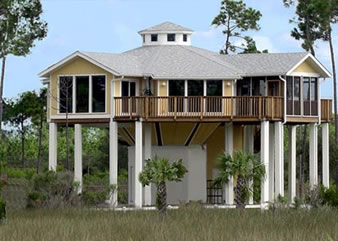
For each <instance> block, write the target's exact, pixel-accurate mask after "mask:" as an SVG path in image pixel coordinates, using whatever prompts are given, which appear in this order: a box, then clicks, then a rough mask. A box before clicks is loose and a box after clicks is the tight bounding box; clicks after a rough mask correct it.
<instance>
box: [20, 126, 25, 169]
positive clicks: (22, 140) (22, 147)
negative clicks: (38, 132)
mask: <svg viewBox="0 0 338 241" xmlns="http://www.w3.org/2000/svg"><path fill="white" fill-rule="evenodd" d="M24 128H25V127H24V125H23V122H21V163H22V168H25V130H24Z"/></svg>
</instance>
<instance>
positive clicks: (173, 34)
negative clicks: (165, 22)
mask: <svg viewBox="0 0 338 241" xmlns="http://www.w3.org/2000/svg"><path fill="white" fill-rule="evenodd" d="M169 36H174V40H169ZM167 42H176V34H175V33H168V34H167Z"/></svg>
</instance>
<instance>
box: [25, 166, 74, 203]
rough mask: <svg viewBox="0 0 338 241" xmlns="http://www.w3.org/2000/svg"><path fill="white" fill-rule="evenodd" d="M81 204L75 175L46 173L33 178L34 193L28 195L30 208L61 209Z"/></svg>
mask: <svg viewBox="0 0 338 241" xmlns="http://www.w3.org/2000/svg"><path fill="white" fill-rule="evenodd" d="M78 203H79V198H78V195H77V192H76V185H74V182H73V174H72V173H70V172H57V173H56V172H51V171H50V172H46V173H43V174H39V175H35V176H34V177H33V191H32V192H30V193H29V194H28V206H27V207H30V208H40V207H48V208H59V207H67V206H74V205H77V204H78Z"/></svg>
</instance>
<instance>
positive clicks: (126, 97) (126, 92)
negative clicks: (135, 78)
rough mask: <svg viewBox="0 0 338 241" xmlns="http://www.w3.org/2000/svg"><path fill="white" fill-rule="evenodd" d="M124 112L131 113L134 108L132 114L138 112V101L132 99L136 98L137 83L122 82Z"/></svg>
mask: <svg viewBox="0 0 338 241" xmlns="http://www.w3.org/2000/svg"><path fill="white" fill-rule="evenodd" d="M121 94H122V111H123V112H125V113H129V112H130V109H129V108H132V112H136V99H135V98H130V97H135V96H136V83H135V82H131V81H122V89H121Z"/></svg>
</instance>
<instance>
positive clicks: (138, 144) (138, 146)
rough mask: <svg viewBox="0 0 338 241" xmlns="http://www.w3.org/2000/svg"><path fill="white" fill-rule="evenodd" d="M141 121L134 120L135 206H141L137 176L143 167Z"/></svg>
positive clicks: (140, 187) (139, 183)
mask: <svg viewBox="0 0 338 241" xmlns="http://www.w3.org/2000/svg"><path fill="white" fill-rule="evenodd" d="M142 134H143V133H142V121H136V122H135V173H134V175H135V176H134V182H135V185H134V186H135V190H134V192H135V195H134V204H135V207H136V208H142V201H143V198H142V194H143V193H142V184H141V182H140V181H139V179H138V177H139V175H140V173H141V172H142V167H143V154H142V142H143V141H142V139H143V138H142Z"/></svg>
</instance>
